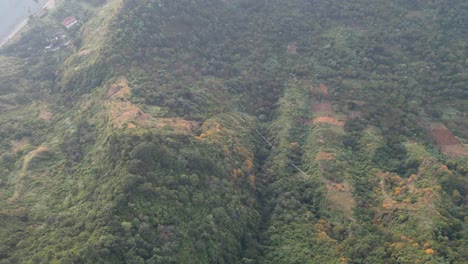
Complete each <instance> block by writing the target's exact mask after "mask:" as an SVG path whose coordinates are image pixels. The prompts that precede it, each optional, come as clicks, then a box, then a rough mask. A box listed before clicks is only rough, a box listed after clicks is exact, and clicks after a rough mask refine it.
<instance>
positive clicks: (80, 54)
mask: <svg viewBox="0 0 468 264" xmlns="http://www.w3.org/2000/svg"><path fill="white" fill-rule="evenodd" d="M89 53H90V51H89V49H82V50H80V51H78V55H79V56H85V55H88V54H89Z"/></svg>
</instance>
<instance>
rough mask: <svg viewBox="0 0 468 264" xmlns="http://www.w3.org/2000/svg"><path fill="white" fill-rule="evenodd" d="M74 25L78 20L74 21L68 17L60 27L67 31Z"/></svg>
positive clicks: (74, 18)
mask: <svg viewBox="0 0 468 264" xmlns="http://www.w3.org/2000/svg"><path fill="white" fill-rule="evenodd" d="M76 23H78V19H76V17H74V16H70V17H67V18H65V20H63V22H62V25H63V26H64V27H66V28H67V29H69V28H71V27H73V26H74V25H75V24H76Z"/></svg>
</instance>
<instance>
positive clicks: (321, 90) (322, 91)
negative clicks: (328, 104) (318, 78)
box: [309, 83, 330, 98]
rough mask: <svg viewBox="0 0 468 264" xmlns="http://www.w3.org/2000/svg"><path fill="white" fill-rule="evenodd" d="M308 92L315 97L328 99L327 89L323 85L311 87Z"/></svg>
mask: <svg viewBox="0 0 468 264" xmlns="http://www.w3.org/2000/svg"><path fill="white" fill-rule="evenodd" d="M309 90H310V93H311V94H312V95H315V97H318V96H321V97H325V98H328V97H329V95H330V94H329V92H328V88H327V86H326V85H325V84H324V83H321V84H319V86H318V87H316V86H313V85H311V86H310V88H309Z"/></svg>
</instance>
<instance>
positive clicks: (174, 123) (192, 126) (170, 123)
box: [156, 118, 200, 132]
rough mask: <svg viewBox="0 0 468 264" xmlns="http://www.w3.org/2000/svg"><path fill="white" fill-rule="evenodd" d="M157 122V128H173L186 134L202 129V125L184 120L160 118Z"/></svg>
mask: <svg viewBox="0 0 468 264" xmlns="http://www.w3.org/2000/svg"><path fill="white" fill-rule="evenodd" d="M156 122H157V123H156V127H159V128H162V127H172V128H175V129H177V130H182V131H186V132H192V131H195V130H196V129H198V128H199V127H200V123H198V122H196V121H188V120H185V119H182V118H158V119H157V120H156Z"/></svg>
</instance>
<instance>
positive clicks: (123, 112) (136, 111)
mask: <svg viewBox="0 0 468 264" xmlns="http://www.w3.org/2000/svg"><path fill="white" fill-rule="evenodd" d="M110 114H111V117H112V120H113V123H114V127H115V128H122V127H123V126H124V124H127V123H128V122H131V121H134V122H139V121H140V122H141V121H144V120H147V119H149V118H151V116H150V115H149V114H146V113H144V112H143V111H142V110H141V109H140V108H139V107H138V106H135V105H133V104H132V103H131V102H129V101H127V100H121V101H116V102H112V104H111V111H110ZM127 127H128V128H134V127H135V126H134V125H132V124H131V123H128V124H127Z"/></svg>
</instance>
